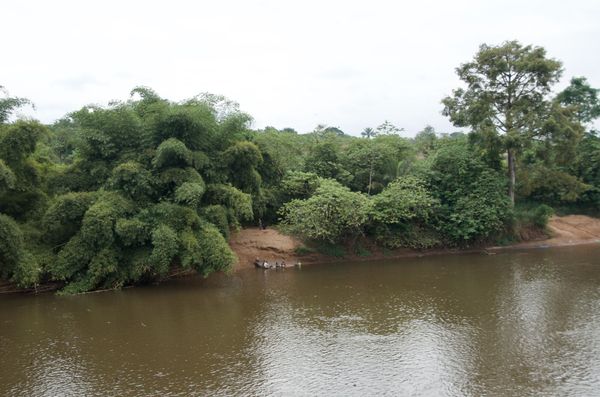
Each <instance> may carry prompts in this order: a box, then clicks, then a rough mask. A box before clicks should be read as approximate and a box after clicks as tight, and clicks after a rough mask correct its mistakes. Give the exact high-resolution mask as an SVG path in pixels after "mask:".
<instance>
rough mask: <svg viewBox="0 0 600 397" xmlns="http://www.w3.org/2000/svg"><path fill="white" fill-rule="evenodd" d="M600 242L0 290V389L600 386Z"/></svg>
mask: <svg viewBox="0 0 600 397" xmlns="http://www.w3.org/2000/svg"><path fill="white" fill-rule="evenodd" d="M599 394H600V245H596V246H585V247H583V246H582V247H569V248H553V249H546V250H529V251H522V252H504V253H499V254H497V255H491V256H487V255H480V254H469V255H454V256H445V257H442V256H437V257H425V258H414V259H402V260H390V261H382V262H373V263H368V262H362V263H338V264H332V265H314V266H305V267H303V268H302V269H293V268H292V269H290V268H288V269H286V270H285V271H275V270H268V271H264V270H260V269H247V270H244V271H241V272H239V273H237V274H235V275H233V276H217V277H212V278H210V279H208V280H201V279H185V280H178V281H176V282H171V283H168V284H162V285H160V286H152V287H143V288H133V289H126V290H122V291H116V292H105V293H97V294H89V295H82V296H71V297H61V296H56V295H52V294H44V295H41V296H22V295H10V296H0V395H7V396H63V395H64V396H179V395H181V396H193V395H201V396H204V395H228V396H230V395H240V396H249V395H260V396H263V395H281V396H295V395H298V396H302V395H327V396H330V395H341V396H348V395H357V396H363V395H431V396H444V395H449V396H463V395H473V396H480V395H502V396H524V395H535V396H543V395H561V396H567V395H582V396H583V395H585V396H589V395H599Z"/></svg>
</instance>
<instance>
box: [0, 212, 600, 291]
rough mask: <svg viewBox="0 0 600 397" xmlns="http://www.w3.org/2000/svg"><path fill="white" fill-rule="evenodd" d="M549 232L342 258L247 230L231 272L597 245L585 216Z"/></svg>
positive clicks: (596, 231)
mask: <svg viewBox="0 0 600 397" xmlns="http://www.w3.org/2000/svg"><path fill="white" fill-rule="evenodd" d="M548 233H549V235H548V236H538V237H537V238H534V239H531V240H529V241H524V242H520V243H517V244H512V245H506V246H494V247H474V248H469V249H457V248H438V249H431V250H421V251H418V250H413V249H409V248H402V249H396V250H386V249H382V248H381V247H378V246H376V245H375V244H370V243H369V242H368V241H363V242H361V245H362V250H361V252H359V253H356V252H345V253H344V254H343V255H340V256H334V255H324V254H322V253H319V252H316V251H315V250H313V249H310V248H309V247H307V246H306V245H305V244H304V242H302V241H301V240H300V239H297V238H295V237H293V236H289V235H285V234H283V233H281V232H279V231H278V230H277V229H272V228H269V229H264V230H261V229H258V228H246V229H241V230H239V231H238V232H235V233H233V234H232V237H231V238H230V240H229V245H230V247H231V249H232V250H233V251H234V252H235V253H236V255H237V257H238V261H237V263H236V264H235V265H234V267H233V269H232V271H233V272H236V271H239V270H242V269H247V268H252V267H254V260H255V259H256V258H260V259H266V260H267V261H269V262H275V261H281V260H285V261H286V262H287V263H288V264H289V265H292V264H294V263H297V262H301V263H302V264H305V265H310V264H321V263H335V262H359V261H376V260H382V259H394V258H411V257H422V256H433V255H436V256H439V255H453V254H460V253H473V252H481V253H487V254H492V253H496V252H500V251H507V250H517V249H536V248H549V247H564V246H575V245H585V244H600V219H598V218H591V217H589V216H584V215H568V216H563V217H558V216H553V217H552V218H550V220H549V222H548ZM346 251H351V250H346ZM355 251H356V250H355ZM194 274H196V273H195V272H194V271H192V270H188V269H181V268H175V269H173V270H172V271H171V274H170V275H169V276H168V278H176V277H187V276H191V275H194ZM62 286H63V285H62V283H59V282H51V283H44V284H41V285H38V286H36V287H35V288H27V289H22V288H18V287H17V286H16V285H15V284H14V283H11V282H8V281H3V280H0V295H2V294H7V293H18V292H22V293H34V294H37V293H42V292H51V291H55V290H57V289H60V288H62ZM94 292H98V291H94Z"/></svg>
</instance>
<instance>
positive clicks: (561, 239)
mask: <svg viewBox="0 0 600 397" xmlns="http://www.w3.org/2000/svg"><path fill="white" fill-rule="evenodd" d="M548 229H549V231H550V233H551V236H550V237H549V238H545V239H539V240H533V241H526V242H522V243H518V244H514V245H511V246H504V247H489V248H481V249H472V250H456V249H436V250H428V251H415V250H411V249H400V250H394V251H387V252H386V254H385V255H384V254H383V252H381V250H379V249H377V248H376V247H370V248H373V249H372V250H371V251H372V252H371V255H368V256H357V255H347V256H345V257H344V258H335V257H329V256H325V255H321V254H318V253H310V254H308V255H298V253H297V251H296V250H297V249H298V248H299V247H301V246H303V243H302V241H301V240H299V239H296V238H294V237H291V236H287V235H285V234H282V233H280V232H279V231H277V230H276V229H266V230H260V229H258V228H249V229H242V230H240V231H239V232H237V233H234V234H233V235H232V237H231V239H230V241H229V244H230V246H231V248H232V249H233V251H234V252H235V253H236V254H237V256H238V258H239V260H238V263H237V264H236V266H235V268H234V270H238V269H242V268H246V267H252V266H253V262H254V259H255V258H260V259H265V260H267V261H269V262H274V261H281V260H282V259H284V260H285V261H286V263H287V264H288V265H291V264H294V263H296V262H298V261H301V262H302V263H305V264H309V263H321V262H338V261H342V260H352V261H356V260H363V261H364V260H376V259H384V258H401V257H414V256H423V255H443V254H451V253H458V252H468V251H484V250H485V251H501V250H507V249H519V248H545V247H561V246H568V245H579V244H591V243H600V219H598V218H591V217H589V216H585V215H568V216H562V217H559V216H553V217H552V218H550V220H549V222H548Z"/></svg>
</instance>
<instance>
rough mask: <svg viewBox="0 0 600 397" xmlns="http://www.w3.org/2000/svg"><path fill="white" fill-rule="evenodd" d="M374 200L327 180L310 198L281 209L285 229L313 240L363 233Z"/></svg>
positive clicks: (335, 238) (325, 239)
mask: <svg viewBox="0 0 600 397" xmlns="http://www.w3.org/2000/svg"><path fill="white" fill-rule="evenodd" d="M370 211H371V202H370V201H369V199H368V198H367V197H366V196H365V195H363V194H362V193H356V192H352V191H350V189H348V188H346V187H344V186H342V185H340V184H339V183H338V182H336V181H334V180H331V179H324V180H323V181H322V182H321V185H320V186H319V188H318V189H317V190H316V191H315V194H314V195H313V196H312V197H310V198H308V199H306V200H292V201H290V202H289V203H287V204H285V205H284V206H283V207H282V209H281V210H280V216H281V222H282V225H283V226H284V229H287V230H289V231H290V232H291V233H293V234H297V235H301V236H304V237H306V238H309V239H314V240H319V241H328V242H330V243H335V242H338V241H341V240H342V239H344V238H345V237H349V236H355V235H359V234H362V233H363V229H364V227H365V225H366V224H367V221H368V219H369V213H370Z"/></svg>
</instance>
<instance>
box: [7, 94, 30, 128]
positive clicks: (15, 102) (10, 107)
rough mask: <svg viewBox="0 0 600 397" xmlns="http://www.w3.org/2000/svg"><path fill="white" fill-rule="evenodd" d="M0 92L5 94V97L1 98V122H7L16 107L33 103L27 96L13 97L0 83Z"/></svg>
mask: <svg viewBox="0 0 600 397" xmlns="http://www.w3.org/2000/svg"><path fill="white" fill-rule="evenodd" d="M0 93H1V94H4V96H5V97H4V98H0V124H2V123H6V122H7V121H8V118H9V117H10V115H11V114H12V112H13V111H15V109H18V108H20V107H22V106H25V105H31V106H33V104H32V103H31V101H30V100H29V99H27V98H19V97H11V96H9V95H8V91H6V89H5V88H4V87H3V86H1V85H0Z"/></svg>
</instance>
